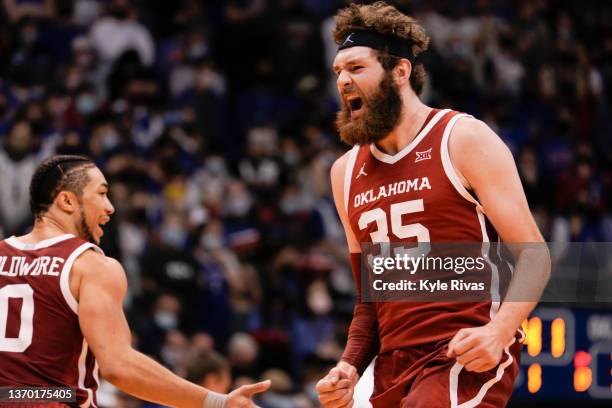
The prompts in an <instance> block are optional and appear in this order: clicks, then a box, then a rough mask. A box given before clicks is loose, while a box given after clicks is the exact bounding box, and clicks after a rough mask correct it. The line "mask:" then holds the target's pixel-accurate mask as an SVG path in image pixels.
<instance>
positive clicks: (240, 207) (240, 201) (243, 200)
mask: <svg viewBox="0 0 612 408" xmlns="http://www.w3.org/2000/svg"><path fill="white" fill-rule="evenodd" d="M251 204H252V200H251V198H250V197H249V196H248V195H246V194H243V195H242V196H238V197H235V198H232V199H231V200H229V201H228V202H227V204H226V207H225V209H226V211H227V214H229V215H234V216H237V217H242V216H244V215H246V214H247V213H248V212H249V210H250V209H251Z"/></svg>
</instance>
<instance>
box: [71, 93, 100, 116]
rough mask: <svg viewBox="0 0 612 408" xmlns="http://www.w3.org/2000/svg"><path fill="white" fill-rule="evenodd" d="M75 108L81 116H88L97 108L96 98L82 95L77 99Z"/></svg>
mask: <svg viewBox="0 0 612 408" xmlns="http://www.w3.org/2000/svg"><path fill="white" fill-rule="evenodd" d="M76 108H77V110H78V111H79V113H80V114H81V115H85V116H88V115H90V114H92V113H93V112H95V111H96V109H97V108H98V101H97V100H96V97H95V96H93V95H90V94H83V95H81V96H79V97H78V98H77V102H76Z"/></svg>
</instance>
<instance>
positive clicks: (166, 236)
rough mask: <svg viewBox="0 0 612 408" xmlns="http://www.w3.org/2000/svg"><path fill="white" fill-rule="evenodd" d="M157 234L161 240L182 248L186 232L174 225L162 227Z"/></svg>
mask: <svg viewBox="0 0 612 408" xmlns="http://www.w3.org/2000/svg"><path fill="white" fill-rule="evenodd" d="M159 234H160V238H161V240H162V242H163V243H164V244H166V245H168V246H171V247H173V248H182V247H183V246H184V245H185V241H186V240H187V233H186V232H185V231H184V230H182V229H180V228H176V227H164V228H162V230H161V231H160V233H159Z"/></svg>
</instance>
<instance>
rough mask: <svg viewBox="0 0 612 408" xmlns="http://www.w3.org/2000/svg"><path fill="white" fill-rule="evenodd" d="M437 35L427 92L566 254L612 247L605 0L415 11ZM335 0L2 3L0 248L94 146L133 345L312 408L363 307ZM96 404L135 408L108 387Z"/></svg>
mask: <svg viewBox="0 0 612 408" xmlns="http://www.w3.org/2000/svg"><path fill="white" fill-rule="evenodd" d="M391 3H393V4H395V5H396V6H397V7H398V8H400V9H401V10H403V11H405V12H407V13H410V14H413V15H414V16H416V17H417V18H418V19H419V21H420V22H421V23H422V24H423V25H424V26H425V28H426V30H427V32H428V34H429V35H430V37H431V40H432V43H431V47H430V50H429V51H428V52H427V53H426V54H424V56H423V60H424V64H425V67H426V70H427V72H428V78H427V83H426V86H425V91H424V94H423V95H422V97H423V100H424V101H425V102H426V103H427V104H430V105H432V106H436V107H452V108H454V109H457V110H462V111H466V112H469V113H471V114H473V115H475V116H476V117H478V118H480V119H482V120H484V121H485V122H486V123H487V124H488V125H489V126H491V127H492V128H493V129H494V130H495V131H496V132H497V133H498V134H499V135H500V136H501V137H502V138H503V139H504V141H505V142H506V143H507V144H508V146H509V147H510V148H511V150H512V152H513V153H514V155H515V158H516V162H517V166H518V170H519V173H520V176H521V178H522V181H523V184H524V187H525V191H526V193H527V197H528V200H529V202H530V205H531V208H532V210H533V212H534V215H535V217H536V220H537V222H538V224H539V225H540V228H541V231H542V232H543V234H544V236H545V238H546V239H547V240H549V241H555V242H572V241H612V217H611V212H610V194H611V191H612V190H611V188H612V172H611V170H610V162H611V160H612V129H611V126H610V121H609V120H608V116H609V111H610V108H611V101H610V96H611V95H612V9H610V8H609V7H607V4H606V2H604V1H594V0H583V1H580V2H578V1H552V0H524V1H518V0H517V1H511V0H463V1H452V0H413V1H410V0H403V1H394V2H391ZM343 4H345V2H343V1H339V0H336V1H334V0H227V1H223V0H206V1H196V0H174V1H165V0H149V1H144V0H141V1H137V0H21V1H20V0H3V1H2V8H1V12H0V180H1V182H0V230H1V232H0V237H1V236H9V235H12V234H19V233H22V232H24V231H25V230H26V229H27V227H28V225H30V224H31V222H32V219H31V216H30V214H29V206H28V182H27V180H29V178H30V177H31V175H32V173H33V170H34V168H35V166H36V165H37V163H39V162H40V161H41V160H42V159H43V158H45V157H48V156H49V155H51V154H53V153H65V154H86V155H89V156H91V157H92V158H93V159H94V160H95V161H96V163H97V164H98V165H99V166H100V168H101V169H102V170H103V171H104V172H105V174H106V176H107V178H108V179H109V181H110V183H111V190H110V193H111V199H112V201H113V204H114V205H115V207H116V214H115V216H114V217H113V221H112V222H111V224H109V226H108V227H107V228H106V231H105V236H104V238H103V242H102V247H103V249H104V250H105V252H106V253H107V254H108V255H109V256H113V257H116V258H117V259H119V260H120V261H121V262H122V264H123V265H124V268H125V270H126V272H127V275H128V279H129V287H130V289H129V296H128V299H127V302H126V310H127V311H128V316H129V319H130V322H131V327H132V329H133V335H134V343H135V345H136V346H137V347H138V348H139V349H140V350H142V351H144V352H145V353H147V354H149V355H151V356H153V357H155V358H156V359H158V360H159V361H161V362H162V363H164V364H165V365H166V366H168V367H169V368H171V369H172V370H174V371H175V372H177V373H179V374H180V375H183V376H185V377H186V378H189V379H190V380H192V381H195V382H198V383H202V384H205V385H207V386H209V387H211V388H212V389H215V390H217V391H220V392H226V391H227V390H229V389H230V388H232V387H234V386H236V385H240V384H242V383H244V382H246V381H251V380H256V379H259V378H273V379H274V382H273V388H272V392H270V393H267V394H265V396H264V397H263V398H264V400H263V401H261V403H262V405H264V406H266V407H273V408H277V407H278V408H284V407H310V406H316V396H315V395H314V384H315V382H316V380H317V379H318V378H319V377H320V376H321V375H322V373H324V372H325V371H326V370H327V368H328V367H329V365H330V364H333V363H334V362H335V361H336V360H337V359H338V358H339V356H340V354H341V352H342V348H343V345H344V343H345V340H346V333H347V327H348V323H349V322H350V318H351V315H352V304H353V291H354V289H353V283H352V278H351V273H350V270H349V267H348V264H347V249H346V243H345V239H344V236H343V232H342V228H341V225H340V223H339V220H338V218H337V215H336V212H335V208H334V205H333V201H332V198H331V190H330V186H329V180H328V179H329V169H330V166H331V164H332V163H333V161H334V160H335V159H336V158H337V157H338V156H339V155H341V154H342V153H343V152H344V151H345V150H346V149H347V146H344V145H342V144H341V143H340V142H339V140H338V136H337V134H336V131H335V129H334V119H335V112H336V110H337V108H338V99H337V95H336V91H335V78H334V76H333V74H332V73H331V68H330V67H331V60H332V59H333V57H334V55H335V51H336V45H335V44H334V43H333V40H332V38H331V28H332V26H333V20H332V16H333V14H334V13H335V11H336V10H337V9H338V8H339V7H341V6H342V5H343ZM102 391H103V392H102V393H101V404H102V405H103V406H130V405H138V402H137V401H135V400H130V399H129V398H127V397H126V396H125V395H121V394H120V393H117V392H116V391H114V390H113V389H112V387H110V386H108V385H107V384H105V385H104V387H103V390H102Z"/></svg>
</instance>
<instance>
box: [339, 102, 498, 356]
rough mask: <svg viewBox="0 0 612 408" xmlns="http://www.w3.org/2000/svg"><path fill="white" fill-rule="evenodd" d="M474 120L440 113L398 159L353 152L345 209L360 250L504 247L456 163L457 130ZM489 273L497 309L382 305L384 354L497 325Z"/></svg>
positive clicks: (372, 150) (371, 148)
mask: <svg viewBox="0 0 612 408" xmlns="http://www.w3.org/2000/svg"><path fill="white" fill-rule="evenodd" d="M466 116H468V115H465V114H460V113H458V112H455V111H451V110H448V109H446V110H437V109H434V110H433V111H432V112H431V113H430V114H429V116H428V118H427V120H426V122H425V125H424V126H423V127H422V129H421V130H420V132H419V133H418V134H417V136H416V137H415V138H414V140H413V141H412V142H411V143H410V144H409V145H408V146H406V147H405V148H404V149H402V150H401V151H399V152H398V153H397V154H395V155H388V154H385V153H383V152H381V151H380V150H378V149H377V148H376V146H375V145H374V144H370V145H364V146H354V147H353V149H352V150H351V151H350V152H349V157H348V162H347V166H346V173H345V180H344V205H345V210H346V212H347V214H348V218H349V221H350V227H351V229H352V231H353V233H354V234H355V237H356V238H357V240H358V242H359V243H362V244H363V243H381V242H391V243H393V242H432V243H439V242H449V243H451V242H452V243H479V242H497V240H498V236H497V233H496V232H495V230H494V229H493V227H492V226H491V224H490V223H489V222H488V220H487V218H486V216H485V214H484V212H483V209H482V207H481V205H480V204H479V203H478V201H477V200H476V199H475V197H474V196H473V195H472V194H470V192H469V191H467V190H466V189H465V187H464V186H463V185H462V183H461V181H460V179H459V177H458V175H457V174H456V172H455V170H454V169H453V165H452V163H451V160H450V157H449V152H448V139H449V135H450V133H451V130H452V129H453V126H454V125H455V123H457V121H458V120H460V119H461V118H462V117H466ZM485 258H486V257H485ZM489 268H490V269H489V270H490V272H491V274H492V277H491V282H490V288H491V297H490V299H491V301H486V302H472V303H468V302H443V301H439V302H402V301H395V302H376V303H374V308H375V310H376V314H377V317H378V325H379V328H378V329H379V336H380V343H381V349H380V352H381V353H384V352H387V351H389V350H394V349H398V348H405V347H412V346H418V345H421V344H426V343H432V342H437V341H440V340H444V339H450V338H452V337H453V336H454V335H455V333H456V332H457V331H458V330H459V329H461V328H465V327H476V326H482V325H484V324H486V323H487V322H489V321H490V319H491V318H492V317H493V316H494V315H495V313H496V311H497V309H498V307H499V291H498V288H497V285H498V280H499V278H498V277H497V276H496V275H495V274H496V273H498V271H497V269H496V267H495V266H492V267H491V266H489Z"/></svg>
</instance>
